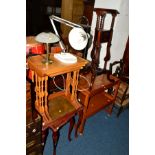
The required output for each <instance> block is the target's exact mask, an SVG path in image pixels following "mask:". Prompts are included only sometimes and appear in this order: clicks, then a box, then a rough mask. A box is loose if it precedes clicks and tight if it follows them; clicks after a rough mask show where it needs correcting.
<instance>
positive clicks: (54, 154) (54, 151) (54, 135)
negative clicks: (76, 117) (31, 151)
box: [52, 130, 59, 155]
mask: <svg viewBox="0 0 155 155" xmlns="http://www.w3.org/2000/svg"><path fill="white" fill-rule="evenodd" d="M52 138H53V155H56V147H57V144H58V139H59V130H58V131H56V132H55V131H53V135H52Z"/></svg>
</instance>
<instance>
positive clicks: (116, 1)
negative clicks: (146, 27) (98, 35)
mask: <svg viewBox="0 0 155 155" xmlns="http://www.w3.org/2000/svg"><path fill="white" fill-rule="evenodd" d="M94 8H109V9H116V10H118V11H119V13H120V14H118V15H117V16H116V19H115V25H114V31H113V39H112V45H111V59H110V60H109V62H108V65H107V66H109V63H110V62H113V61H115V60H119V59H121V58H122V57H123V53H124V49H125V45H126V41H127V38H128V35H129V0H95V4H94ZM111 20H112V18H111V16H110V15H107V16H106V18H105V29H110V24H111ZM95 26H96V13H95V12H94V13H93V19H92V26H91V34H92V35H94V29H95ZM91 49H92V46H91V47H90V48H89V50H88V55H87V59H88V60H91V58H90V52H91ZM105 52H106V44H105V43H104V44H102V47H101V51H100V64H99V67H101V68H102V67H103V65H104V60H103V59H104V57H105V54H106V53H105Z"/></svg>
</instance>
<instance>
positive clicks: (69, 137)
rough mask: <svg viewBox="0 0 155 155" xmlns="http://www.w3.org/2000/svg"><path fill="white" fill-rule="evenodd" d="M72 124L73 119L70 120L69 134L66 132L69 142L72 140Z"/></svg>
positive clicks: (73, 122)
mask: <svg viewBox="0 0 155 155" xmlns="http://www.w3.org/2000/svg"><path fill="white" fill-rule="evenodd" d="M74 124H75V118H74V117H72V118H71V119H70V125H69V132H68V140H69V141H71V140H72V139H71V132H72V130H73V127H74Z"/></svg>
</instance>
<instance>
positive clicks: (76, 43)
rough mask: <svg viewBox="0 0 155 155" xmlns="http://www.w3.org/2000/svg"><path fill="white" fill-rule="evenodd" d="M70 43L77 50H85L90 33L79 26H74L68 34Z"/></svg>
mask: <svg viewBox="0 0 155 155" xmlns="http://www.w3.org/2000/svg"><path fill="white" fill-rule="evenodd" d="M68 39H69V43H70V45H71V46H72V47H73V48H74V49H75V50H83V49H84V48H85V47H86V45H87V43H88V34H87V33H86V32H85V31H84V30H83V29H82V28H79V27H74V28H72V30H71V31H70V33H69V36H68Z"/></svg>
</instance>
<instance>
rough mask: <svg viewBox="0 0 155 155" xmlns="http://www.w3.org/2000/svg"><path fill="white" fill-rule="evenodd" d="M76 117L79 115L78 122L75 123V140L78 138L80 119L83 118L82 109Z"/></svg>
mask: <svg viewBox="0 0 155 155" xmlns="http://www.w3.org/2000/svg"><path fill="white" fill-rule="evenodd" d="M78 115H79V119H78V122H77V125H76V129H75V137H76V138H77V137H78V129H79V126H80V124H81V121H82V117H83V109H82V110H80V111H79V112H78Z"/></svg>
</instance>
